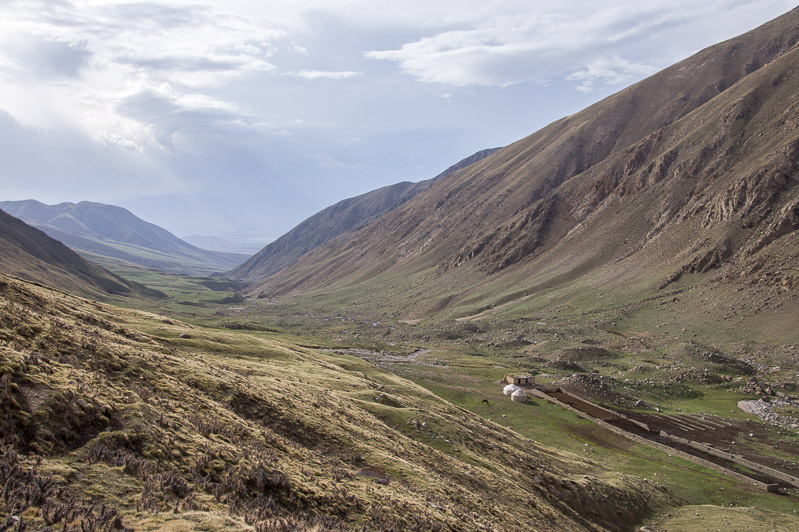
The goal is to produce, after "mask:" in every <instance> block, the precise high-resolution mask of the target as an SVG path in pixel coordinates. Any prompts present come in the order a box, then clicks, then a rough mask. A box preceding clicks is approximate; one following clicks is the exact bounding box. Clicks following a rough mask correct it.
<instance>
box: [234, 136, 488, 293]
mask: <svg viewBox="0 0 799 532" xmlns="http://www.w3.org/2000/svg"><path fill="white" fill-rule="evenodd" d="M498 149H499V148H490V149H486V150H482V151H479V152H477V153H475V154H473V155H470V156H469V157H466V158H465V159H462V160H461V161H459V162H457V163H455V164H454V165H452V166H450V167H449V168H447V169H446V170H444V171H443V172H442V173H440V174H439V175H437V176H436V177H434V178H432V179H428V180H425V181H420V182H418V183H410V182H407V181H405V182H402V183H397V184H395V185H390V186H387V187H382V188H379V189H377V190H373V191H371V192H367V193H366V194H361V195H360V196H356V197H354V198H348V199H345V200H343V201H340V202H338V203H336V204H335V205H331V206H330V207H328V208H326V209H323V210H321V211H319V212H318V213H316V214H314V215H313V216H311V217H310V218H308V219H306V220H305V221H303V222H302V223H300V224H299V225H298V226H297V227H295V228H294V229H292V230H291V231H289V232H288V233H286V234H285V235H283V236H281V237H280V238H278V239H277V240H275V241H274V242H272V243H270V244H269V245H267V246H266V247H265V248H263V249H262V250H261V251H259V252H258V253H256V254H255V255H254V256H252V257H251V258H250V259H249V260H247V261H246V262H245V263H244V264H241V265H240V266H238V267H236V268H234V269H233V270H231V271H230V272H228V273H227V274H226V275H227V277H229V278H231V279H236V280H243V281H260V280H261V279H264V278H266V277H269V276H270V275H273V274H275V273H276V272H278V271H280V270H282V269H283V268H285V267H286V266H288V265H290V264H292V263H293V262H294V261H296V260H297V259H298V258H300V257H301V256H302V255H304V254H305V253H307V252H309V251H311V250H312V249H314V248H316V247H318V246H320V245H322V244H324V243H326V242H328V241H330V240H332V239H334V238H336V237H338V236H340V235H343V234H346V233H350V232H353V231H357V230H358V229H361V228H363V227H364V226H366V225H367V224H368V223H369V222H372V221H374V220H375V219H376V218H378V217H379V216H381V215H383V214H385V213H387V212H389V211H391V210H392V209H396V208H397V207H399V206H400V205H402V204H403V203H405V202H406V201H408V200H410V199H411V198H413V197H414V196H416V195H417V194H419V193H420V192H422V191H423V190H425V189H426V188H427V187H429V186H430V185H431V184H432V183H434V182H435V181H437V180H438V179H441V178H443V177H444V176H448V175H450V174H453V173H455V172H457V171H458V170H460V169H462V168H466V167H467V166H469V165H472V164H474V163H476V162H478V161H481V160H482V159H484V158H486V157H488V156H489V155H491V154H492V153H494V152H495V151H497V150H498Z"/></svg>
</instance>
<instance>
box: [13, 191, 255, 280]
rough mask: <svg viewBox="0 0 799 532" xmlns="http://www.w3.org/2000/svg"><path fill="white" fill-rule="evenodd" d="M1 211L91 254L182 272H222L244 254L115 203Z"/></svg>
mask: <svg viewBox="0 0 799 532" xmlns="http://www.w3.org/2000/svg"><path fill="white" fill-rule="evenodd" d="M0 209H4V210H6V211H7V212H9V214H12V215H14V216H17V217H19V218H21V219H23V220H24V221H26V222H28V223H29V224H31V225H33V226H34V227H37V228H38V229H41V230H42V231H44V232H45V233H47V234H48V235H50V236H51V237H53V238H55V239H56V240H59V241H60V242H63V243H64V244H66V245H68V246H70V247H71V248H73V249H76V250H79V251H80V252H82V253H84V254H86V255H87V256H88V257H89V258H92V259H96V260H102V259H107V258H111V259H115V260H121V261H125V262H129V263H132V264H136V265H139V266H144V267H146V268H153V269H159V270H163V271H166V272H170V273H178V274H200V275H201V274H208V273H212V272H215V271H223V270H226V269H229V268H230V267H232V266H235V265H236V264H238V263H239V262H241V261H243V260H245V258H246V256H243V255H237V254H232V253H219V252H215V251H209V250H204V249H200V248H198V247H196V246H193V245H191V244H189V243H187V242H184V241H183V240H180V239H179V238H178V237H176V236H175V235H173V234H172V233H170V232H169V231H167V230H165V229H163V228H161V227H159V226H157V225H155V224H152V223H150V222H146V221H144V220H142V219H140V218H138V217H137V216H135V215H134V214H133V213H131V212H130V211H128V210H127V209H124V208H122V207H118V206H115V205H107V204H103V203H96V202H89V201H82V202H79V203H70V202H64V203H59V204H57V205H45V204H44V203H41V202H39V201H36V200H23V201H4V202H0Z"/></svg>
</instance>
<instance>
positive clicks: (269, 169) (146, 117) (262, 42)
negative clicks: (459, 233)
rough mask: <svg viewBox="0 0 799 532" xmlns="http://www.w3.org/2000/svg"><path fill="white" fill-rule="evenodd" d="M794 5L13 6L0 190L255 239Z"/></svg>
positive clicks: (3, 78)
mask: <svg viewBox="0 0 799 532" xmlns="http://www.w3.org/2000/svg"><path fill="white" fill-rule="evenodd" d="M222 6H224V7H222ZM792 7H794V2H791V1H783V0H719V1H716V2H695V1H693V0H691V1H689V0H669V1H666V0H652V1H649V2H640V1H632V0H619V1H616V2H612V3H607V2H604V3H602V2H589V1H586V0H575V1H567V2H564V1H558V2H555V1H553V0H544V1H541V2H516V1H511V0H500V1H497V2H477V1H471V0H469V1H466V2H464V1H458V2H455V1H451V0H450V1H442V2H421V1H417V0H410V1H409V0H403V1H399V0H386V1H383V2H367V1H365V0H347V1H345V2H326V1H322V0H293V1H288V0H273V1H270V2H257V1H254V0H232V1H230V2H225V3H224V4H223V3H211V2H206V1H175V2H170V3H169V4H162V3H156V2H142V1H137V0H132V1H129V2H119V1H116V0H105V1H97V0H95V1H84V0H74V1H64V2H53V1H51V0H25V1H22V0H7V1H4V2H2V3H0V140H1V141H2V142H0V160H2V161H3V168H2V170H0V199H2V200H24V199H36V200H39V201H42V202H45V203H49V204H55V203H60V202H65V201H71V202H79V201H83V200H89V201H96V202H102V203H109V204H114V205H120V206H122V207H125V208H127V209H129V210H130V211H131V212H133V213H134V214H135V215H137V216H138V217H140V218H143V219H145V220H147V221H150V222H153V223H155V224H157V225H159V226H161V227H164V228H166V229H167V230H169V231H171V232H172V233H175V234H182V235H186V234H188V235H191V234H199V235H210V236H213V237H220V238H223V239H227V240H230V241H236V242H252V243H257V244H258V246H259V247H262V246H263V245H265V244H267V243H268V242H270V241H271V240H273V239H276V238H277V237H279V236H281V235H282V234H283V233H285V232H286V231H288V230H289V229H291V228H292V227H294V226H295V225H297V223H299V222H300V221H302V220H303V219H305V218H307V217H308V216H310V215H312V214H314V213H315V212H317V211H319V210H321V209H323V208H324V207H326V206H328V205H332V204H333V203H336V202H337V201H339V200H342V199H344V198H348V197H352V196H356V195H358V194H362V193H365V192H367V191H370V190H374V189H377V188H379V187H381V186H385V185H389V184H393V183H397V182H400V181H406V180H407V181H420V180H423V179H428V178H431V177H433V176H435V175H437V174H438V173H439V172H441V171H442V170H444V169H445V168H447V167H448V166H449V165H450V164H452V163H454V162H456V161H458V160H460V159H461V158H463V157H466V156H468V155H469V154H471V153H474V152H476V151H478V150H480V149H483V148H488V147H492V146H500V145H507V144H509V143H510V142H513V141H515V140H518V139H519V138H522V137H524V136H526V135H528V134H530V133H532V132H534V131H535V130H537V129H539V128H541V127H542V126H544V125H546V124H547V123H549V122H551V121H553V120H556V119H558V118H560V117H562V116H564V115H568V114H571V113H574V112H576V111H578V110H580V109H582V108H584V107H585V106H587V105H589V104H591V103H593V102H595V101H597V100H599V99H600V98H602V97H604V96H606V95H608V94H610V93H613V92H616V91H617V90H619V89H620V88H622V87H624V86H626V85H629V84H631V83H634V82H636V81H638V80H640V79H642V78H644V77H646V76H648V75H650V74H652V73H654V72H655V71H657V70H659V69H661V68H663V67H665V66H667V65H669V64H672V63H674V62H675V61H677V60H680V59H682V58H684V57H687V56H689V55H690V54H692V53H693V52H695V51H697V50H699V49H701V48H703V47H706V46H708V45H710V44H712V43H715V42H718V41H721V40H724V39H726V38H729V37H732V36H734V35H737V34H739V33H742V32H744V31H746V30H748V29H752V28H754V27H755V26H757V25H759V24H761V23H763V22H765V21H767V20H769V19H772V18H774V17H775V16H777V15H779V14H781V13H783V12H786V11H788V10H789V9H791V8H792Z"/></svg>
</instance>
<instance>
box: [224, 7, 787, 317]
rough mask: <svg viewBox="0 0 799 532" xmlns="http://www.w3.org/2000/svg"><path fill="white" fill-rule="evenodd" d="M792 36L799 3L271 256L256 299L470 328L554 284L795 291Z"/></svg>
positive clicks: (576, 289)
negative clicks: (345, 228)
mask: <svg viewBox="0 0 799 532" xmlns="http://www.w3.org/2000/svg"><path fill="white" fill-rule="evenodd" d="M797 41H799V10H796V9H795V10H793V11H791V12H789V13H787V14H786V15H783V16H782V17H779V18H777V19H775V20H773V21H771V22H769V23H767V24H765V25H763V26H761V27H759V28H757V29H755V30H753V31H751V32H749V33H746V34H744V35H742V36H739V37H737V38H734V39H731V40H729V41H726V42H724V43H721V44H718V45H715V46H712V47H710V48H707V49H705V50H702V51H700V52H699V53H697V54H696V55H694V56H692V57H690V58H688V59H686V60H684V61H682V62H680V63H677V64H675V65H673V66H671V67H669V68H667V69H665V70H663V71H661V72H659V73H657V74H655V75H653V76H651V77H649V78H647V79H645V80H643V81H641V82H639V83H637V84H635V85H633V86H631V87H629V88H627V89H625V90H622V91H621V92H619V93H616V94H614V95H612V96H610V97H608V98H606V99H604V100H602V101H600V102H598V103H596V104H594V105H592V106H590V107H588V108H587V109H585V110H583V111H581V112H578V113H576V114H574V115H571V116H568V117H565V118H563V119H561V120H558V121H556V122H554V123H552V124H550V125H549V126H547V127H545V128H543V129H541V130H539V131H537V132H535V133H533V134H532V135H530V136H529V137H527V138H525V139H522V140H520V141H518V142H516V143H514V144H512V145H510V146H508V147H506V148H504V149H501V150H499V151H498V152H495V153H493V154H491V155H490V156H488V157H486V158H484V159H482V160H480V161H479V162H476V163H474V164H472V165H469V166H467V167H465V168H462V169H460V170H458V171H455V172H453V173H451V174H449V175H447V176H446V177H444V178H441V179H438V180H436V181H435V182H433V183H430V184H429V185H428V186H426V187H425V188H424V189H423V190H420V191H418V192H417V193H416V194H414V196H413V197H412V198H409V199H407V200H406V201H403V202H401V203H400V204H399V205H398V206H396V207H394V208H393V209H391V210H389V211H387V212H386V213H385V214H383V215H382V216H380V217H378V218H376V219H374V220H373V221H372V222H371V223H369V224H368V225H366V226H364V227H362V228H361V229H359V230H356V231H353V232H351V233H348V234H346V235H345V236H342V237H339V238H336V239H333V240H330V241H328V242H326V243H324V244H322V245H321V246H319V247H316V248H315V249H313V250H312V251H310V252H309V253H306V254H305V255H303V256H302V257H300V258H299V259H298V260H296V261H295V262H293V263H292V264H291V265H290V266H286V267H283V268H282V269H281V270H280V271H277V272H276V273H274V274H273V275H271V276H270V275H269V274H270V272H274V271H276V268H274V267H271V266H270V267H267V268H264V269H262V270H259V269H258V268H259V266H258V264H257V262H258V261H259V260H264V259H265V254H264V252H261V253H259V254H257V255H256V256H255V257H253V258H252V259H251V260H250V261H249V262H248V263H247V264H248V266H249V268H250V271H251V272H259V271H260V274H261V275H262V278H261V280H260V282H255V283H253V285H252V286H251V288H250V290H249V294H250V295H252V296H257V297H261V298H267V297H277V296H279V297H281V298H285V297H289V296H292V297H293V296H305V295H311V296H314V297H315V298H317V299H318V298H320V297H321V298H325V297H330V298H334V299H335V300H336V301H338V302H339V303H342V302H343V303H344V304H347V305H350V306H351V307H353V308H355V307H364V308H369V309H372V310H378V311H380V310H382V311H389V312H390V313H392V314H394V315H399V316H407V317H414V318H422V317H434V316H439V317H449V318H458V319H471V318H472V317H476V316H479V315H481V313H483V312H486V311H488V310H489V309H491V308H493V307H496V306H502V308H505V309H508V308H510V309H512V308H515V307H519V308H522V307H525V305H528V303H526V301H527V300H528V299H529V298H532V297H538V296H541V295H543V294H545V293H550V294H551V293H552V292H553V291H554V290H557V289H561V290H564V291H565V292H563V293H569V294H571V295H572V296H576V297H583V296H585V297H587V298H589V299H591V298H593V300H594V303H592V305H594V306H596V305H599V304H601V301H602V298H601V297H600V294H601V293H602V292H603V291H607V289H608V288H609V287H617V288H621V289H623V290H626V291H630V290H633V291H636V293H637V294H639V296H640V297H642V298H645V297H649V295H651V294H653V293H656V292H657V291H658V290H661V289H664V288H665V287H667V286H669V285H670V284H672V283H675V282H677V281H679V280H680V278H681V277H682V276H684V275H694V276H695V278H696V280H697V282H699V281H702V282H704V281H708V283H710V282H711V281H712V282H713V283H716V284H715V285H712V286H718V282H722V283H723V282H727V283H739V284H740V283H741V282H742V281H743V283H747V286H749V284H750V283H753V284H757V285H762V286H763V287H767V289H768V290H771V291H774V293H775V294H776V295H779V294H783V295H785V294H789V293H791V292H792V291H793V290H795V288H796V287H797V286H799V272H797V270H796V268H795V267H794V266H792V265H793V264H796V260H795V259H796V256H797V252H798V251H799V241H797V233H796V229H797V228H799V187H797V186H796V185H797V181H799V176H797V160H799V118H798V117H799V71H797V69H796V65H797V64H799V50H797V46H796V44H797ZM233 275H238V271H234V272H233ZM245 278H250V279H251V277H245ZM706 286H711V284H706ZM750 288H751V287H750ZM589 296H590V297H589ZM631 297H632V296H631ZM783 312H788V311H787V310H786V309H783Z"/></svg>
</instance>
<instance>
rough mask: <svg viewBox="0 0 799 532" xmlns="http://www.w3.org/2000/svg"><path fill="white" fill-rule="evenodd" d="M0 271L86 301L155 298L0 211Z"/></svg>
mask: <svg viewBox="0 0 799 532" xmlns="http://www.w3.org/2000/svg"><path fill="white" fill-rule="evenodd" d="M0 271H2V272H5V273H7V274H10V275H13V276H15V277H19V278H22V279H26V280H29V281H34V282H37V283H44V284H47V285H49V286H52V287H55V288H58V289H60V290H63V291H66V292H70V293H75V294H80V295H83V296H86V297H105V296H108V295H123V296H133V295H137V296H159V295H163V294H160V293H158V292H156V291H154V290H150V289H149V288H146V287H144V286H142V285H140V284H137V283H134V282H131V281H128V280H125V279H123V278H122V277H119V276H118V275H114V274H113V273H111V272H109V271H108V270H105V269H104V268H101V267H100V266H98V265H96V264H94V263H92V262H89V261H87V260H86V259H84V258H83V257H81V256H80V255H78V254H77V253H75V252H74V251H72V250H71V249H70V248H68V247H67V246H65V245H64V244H62V243H60V242H58V241H57V240H55V239H53V238H51V237H49V236H48V235H47V234H45V233H44V232H42V231H40V230H38V229H35V228H33V227H31V226H29V225H27V224H26V223H24V222H23V221H21V220H19V219H17V218H15V217H13V216H11V215H9V214H8V213H6V212H4V211H2V210H0Z"/></svg>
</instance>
